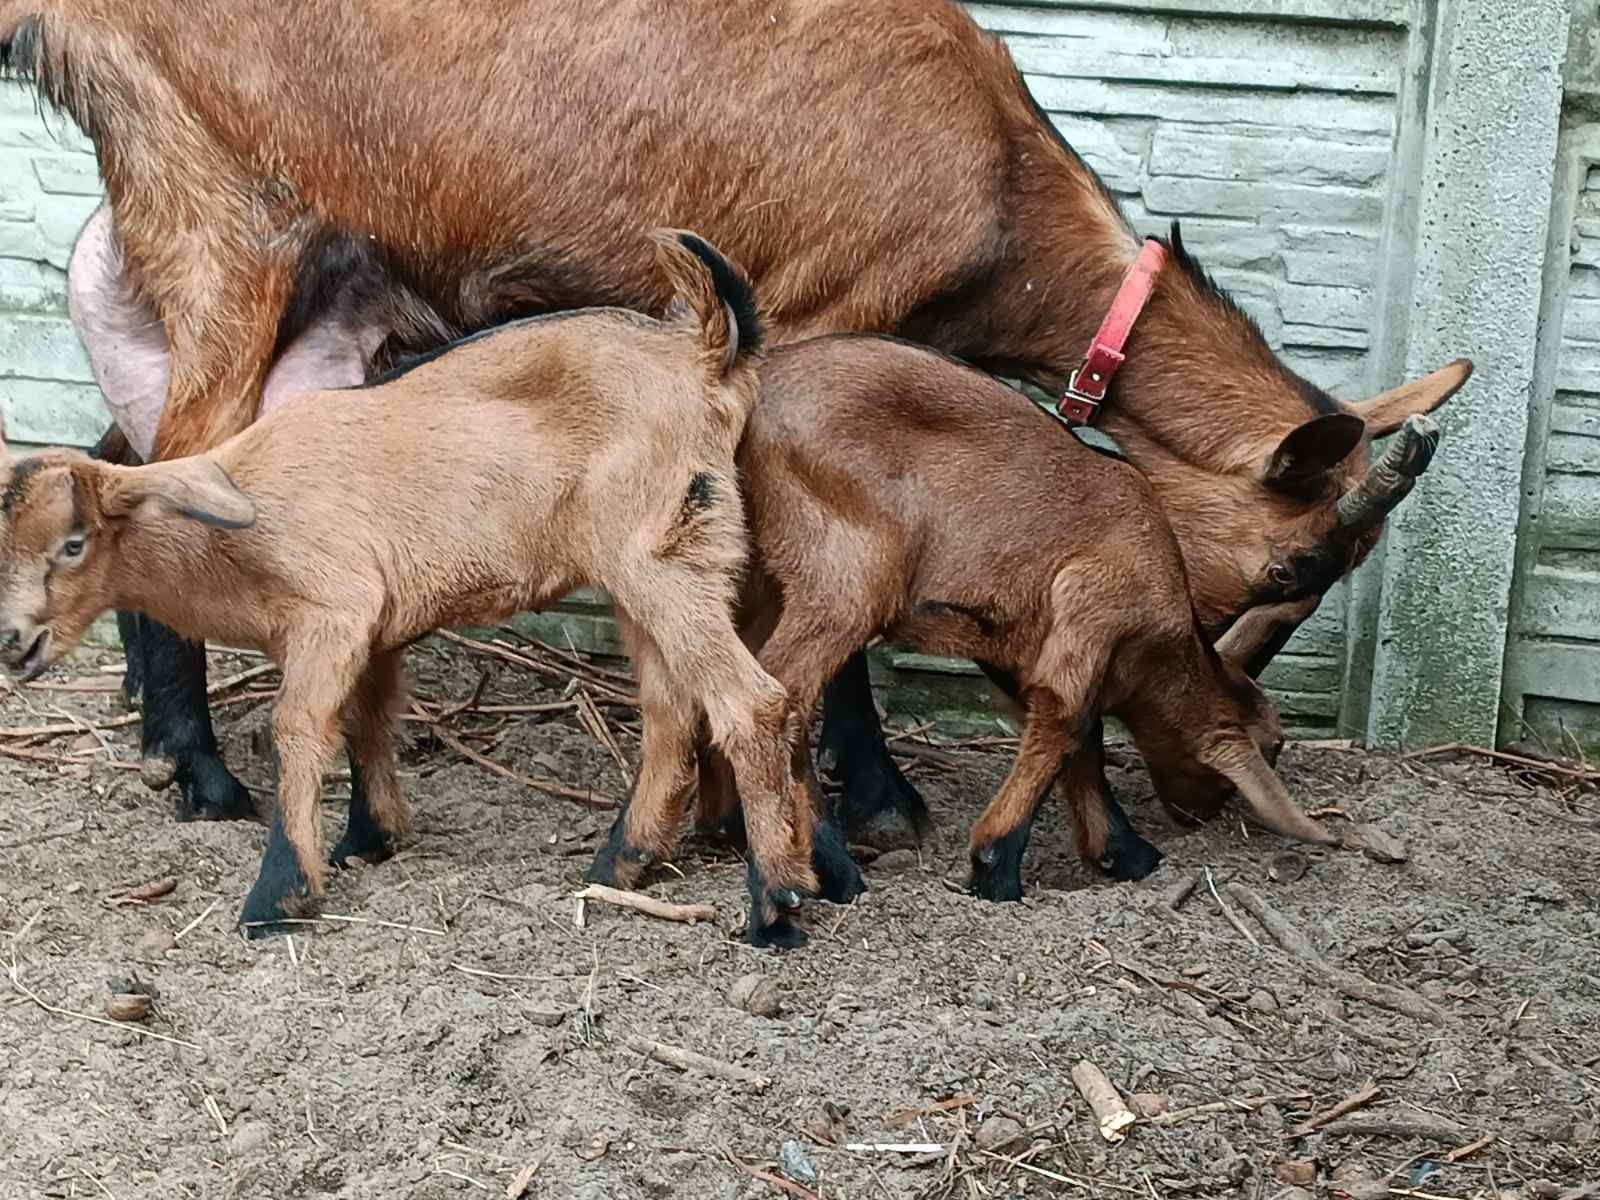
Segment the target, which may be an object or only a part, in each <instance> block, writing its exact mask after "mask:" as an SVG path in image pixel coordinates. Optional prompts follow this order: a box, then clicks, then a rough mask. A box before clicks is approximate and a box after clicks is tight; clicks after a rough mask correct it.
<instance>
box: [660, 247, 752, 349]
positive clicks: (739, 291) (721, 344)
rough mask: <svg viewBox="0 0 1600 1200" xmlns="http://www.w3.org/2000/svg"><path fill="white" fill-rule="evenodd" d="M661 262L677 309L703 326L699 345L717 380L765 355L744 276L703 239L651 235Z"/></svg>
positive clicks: (750, 292)
mask: <svg viewBox="0 0 1600 1200" xmlns="http://www.w3.org/2000/svg"><path fill="white" fill-rule="evenodd" d="M651 239H652V240H653V241H654V242H655V244H656V261H657V263H658V264H659V265H660V267H661V270H662V272H663V273H664V274H665V275H666V276H667V278H668V279H669V280H671V282H672V291H673V299H672V308H671V309H670V310H669V312H679V311H682V310H684V309H687V311H688V312H689V313H691V314H692V315H693V316H694V318H695V320H696V322H697V323H698V325H699V327H700V343H701V346H702V348H703V349H704V350H705V355H706V362H707V364H708V365H709V367H710V369H711V373H712V376H713V378H714V379H718V380H720V379H723V378H725V377H726V376H727V375H728V374H729V372H731V371H732V370H733V369H734V367H735V366H737V365H739V364H740V363H742V362H744V361H746V360H748V359H749V358H751V357H753V356H754V355H757V354H759V353H760V351H761V343H762V337H763V333H762V329H761V319H760V317H759V316H758V315H757V313H756V298H755V293H754V292H753V291H752V290H751V288H750V281H749V280H748V279H747V278H745V275H744V272H742V271H741V270H740V269H739V268H738V267H736V266H734V265H733V263H731V262H729V261H728V260H727V259H726V258H724V257H723V256H722V255H721V254H719V253H718V252H717V251H716V249H715V248H713V247H712V246H711V245H710V244H709V243H708V242H706V241H705V240H704V239H703V238H701V237H698V236H697V235H695V234H692V233H688V232H686V231H684V230H681V229H658V230H656V231H655V232H654V233H653V234H651Z"/></svg>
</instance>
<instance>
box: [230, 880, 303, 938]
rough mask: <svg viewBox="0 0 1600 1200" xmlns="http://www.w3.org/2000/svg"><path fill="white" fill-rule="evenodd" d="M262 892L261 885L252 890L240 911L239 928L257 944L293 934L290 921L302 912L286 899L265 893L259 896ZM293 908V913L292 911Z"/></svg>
mask: <svg viewBox="0 0 1600 1200" xmlns="http://www.w3.org/2000/svg"><path fill="white" fill-rule="evenodd" d="M260 891H261V885H260V884H259V883H258V884H257V885H256V886H255V887H254V888H251V889H250V895H249V896H248V897H246V898H245V902H244V908H242V909H240V910H239V928H240V929H241V930H243V931H244V935H245V937H247V938H249V939H250V940H251V941H253V942H255V941H260V940H261V939H262V938H269V937H277V936H278V935H279V934H282V933H291V932H293V929H292V927H291V926H290V925H289V924H288V920H289V919H290V918H291V917H292V916H293V915H294V914H295V913H297V912H299V911H300V907H299V906H295V905H294V904H293V901H292V900H290V899H288V898H286V897H278V896H272V895H268V894H265V893H263V894H261V895H258V894H257V893H258V892H260ZM291 907H293V909H294V911H293V912H291V911H290V909H291Z"/></svg>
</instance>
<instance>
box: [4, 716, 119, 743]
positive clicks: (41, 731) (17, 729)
mask: <svg viewBox="0 0 1600 1200" xmlns="http://www.w3.org/2000/svg"><path fill="white" fill-rule="evenodd" d="M58 711H59V710H58ZM142 720H144V716H143V714H141V713H129V714H128V715H127V716H125V717H114V718H112V719H111V720H109V721H102V722H100V723H99V724H98V725H95V726H91V725H88V724H87V723H85V722H84V721H81V720H70V719H69V720H66V721H61V722H58V723H56V724H54V725H5V726H0V738H16V739H18V740H21V739H23V738H52V737H60V736H62V735H63V734H67V733H84V732H89V733H93V732H94V730H95V729H100V730H106V729H121V728H123V727H124V726H127V725H137V724H138V723H139V722H140V721H142Z"/></svg>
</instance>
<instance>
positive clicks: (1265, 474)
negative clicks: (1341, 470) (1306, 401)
mask: <svg viewBox="0 0 1600 1200" xmlns="http://www.w3.org/2000/svg"><path fill="white" fill-rule="evenodd" d="M1366 428H1367V427H1366V422H1364V421H1363V420H1362V419H1361V418H1360V417H1358V416H1355V415H1353V414H1351V413H1324V414H1323V415H1322V416H1320V417H1313V418H1312V419H1311V420H1309V421H1307V422H1306V423H1305V424H1304V425H1301V426H1299V427H1298V428H1296V429H1292V430H1290V431H1289V433H1288V435H1287V436H1286V437H1285V438H1284V439H1283V441H1281V442H1279V443H1278V448H1277V449H1276V450H1274V451H1273V452H1272V457H1271V458H1269V459H1268V460H1267V465H1266V468H1265V470H1263V471H1262V474H1261V481H1262V482H1263V483H1265V484H1266V485H1267V486H1268V487H1275V488H1282V489H1284V490H1285V491H1294V490H1296V489H1299V488H1304V487H1306V486H1307V485H1309V484H1312V483H1315V482H1316V481H1317V479H1318V477H1319V476H1323V475H1326V474H1327V473H1328V472H1329V471H1332V470H1333V469H1334V468H1335V467H1337V466H1338V465H1339V464H1340V463H1342V462H1343V461H1344V460H1345V459H1347V458H1349V457H1350V452H1351V451H1352V450H1354V449H1355V448H1356V447H1357V446H1359V445H1360V444H1361V435H1362V434H1364V433H1365V432H1366Z"/></svg>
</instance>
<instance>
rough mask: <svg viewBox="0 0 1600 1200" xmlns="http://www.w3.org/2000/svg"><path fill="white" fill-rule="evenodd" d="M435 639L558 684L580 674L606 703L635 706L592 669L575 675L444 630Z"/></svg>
mask: <svg viewBox="0 0 1600 1200" xmlns="http://www.w3.org/2000/svg"><path fill="white" fill-rule="evenodd" d="M438 636H439V637H441V638H443V639H444V640H445V641H447V642H451V643H454V644H455V645H457V646H464V647H466V648H467V649H469V650H475V651H477V652H478V653H479V654H487V655H490V656H491V657H493V658H498V659H501V660H502V661H504V662H508V663H512V664H513V665H515V666H519V667H522V668H523V669H524V670H528V671H532V672H533V673H534V674H536V675H543V676H545V678H547V679H559V680H561V681H562V682H565V681H567V680H569V679H571V678H573V676H574V674H578V675H581V676H583V677H584V678H585V680H586V682H588V683H589V684H590V685H591V686H592V687H594V689H595V690H596V691H598V692H602V693H604V694H605V696H606V698H607V699H608V700H611V701H613V702H614V703H617V704H625V705H627V706H629V707H630V708H637V707H639V698H638V697H637V696H635V695H632V694H630V693H628V692H624V691H622V690H621V689H620V688H618V687H617V686H616V685H615V684H613V683H608V682H607V681H606V680H605V679H604V678H602V677H600V676H598V675H597V674H595V672H594V671H592V670H589V671H582V672H575V670H574V668H573V667H571V666H570V665H568V666H552V665H551V664H550V663H545V662H540V661H539V660H538V659H536V658H532V657H530V656H529V655H526V654H523V653H521V652H519V651H517V650H513V649H512V648H511V647H510V646H507V645H505V644H504V643H501V642H481V641H479V640H478V639H477V638H469V637H465V636H463V635H462V634H459V633H454V632H452V631H451V630H448V629H441V630H439V631H438ZM543 649H545V650H546V651H549V647H543ZM549 652H550V653H551V655H552V656H554V654H555V652H554V651H549Z"/></svg>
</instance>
